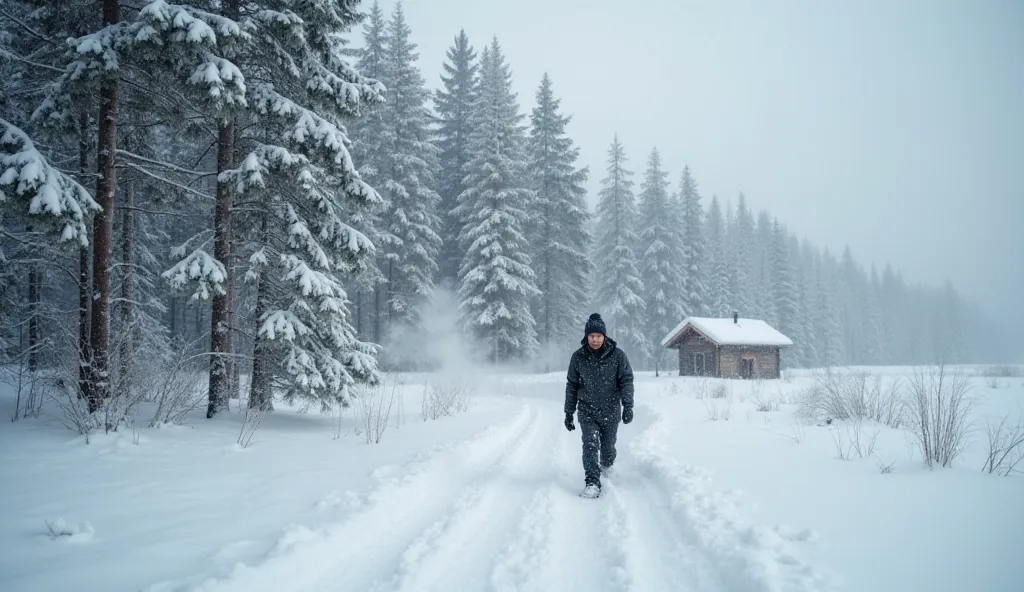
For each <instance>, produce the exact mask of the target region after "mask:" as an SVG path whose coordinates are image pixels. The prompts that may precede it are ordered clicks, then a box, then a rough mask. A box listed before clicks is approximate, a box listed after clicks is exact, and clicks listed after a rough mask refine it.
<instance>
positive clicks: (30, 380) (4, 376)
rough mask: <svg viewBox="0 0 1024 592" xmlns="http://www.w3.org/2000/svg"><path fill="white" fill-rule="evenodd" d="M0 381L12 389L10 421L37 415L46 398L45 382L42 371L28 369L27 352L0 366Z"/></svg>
mask: <svg viewBox="0 0 1024 592" xmlns="http://www.w3.org/2000/svg"><path fill="white" fill-rule="evenodd" d="M0 382H3V383H5V384H7V385H9V386H10V387H11V388H12V389H13V390H14V396H15V398H14V409H13V410H12V411H11V421H17V420H19V419H26V418H29V417H39V414H40V413H41V412H42V410H43V402H44V401H45V400H46V392H47V382H46V379H45V375H44V374H43V373H42V372H39V371H35V372H33V371H31V370H29V365H28V352H22V354H21V355H20V356H18V357H17V358H15V359H14V363H12V364H10V365H8V366H6V367H0ZM50 382H52V381H50Z"/></svg>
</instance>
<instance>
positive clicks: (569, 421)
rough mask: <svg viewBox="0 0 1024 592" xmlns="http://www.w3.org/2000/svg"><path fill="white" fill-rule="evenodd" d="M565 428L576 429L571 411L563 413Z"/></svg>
mask: <svg viewBox="0 0 1024 592" xmlns="http://www.w3.org/2000/svg"><path fill="white" fill-rule="evenodd" d="M565 429H567V430H569V431H570V432H571V431H573V430H575V429H576V425H575V424H573V423H572V413H566V414H565Z"/></svg>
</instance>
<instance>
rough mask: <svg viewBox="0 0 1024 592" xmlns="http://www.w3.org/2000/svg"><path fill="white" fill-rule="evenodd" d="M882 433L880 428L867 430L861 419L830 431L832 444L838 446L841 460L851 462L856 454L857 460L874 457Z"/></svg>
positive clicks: (850, 421)
mask: <svg viewBox="0 0 1024 592" xmlns="http://www.w3.org/2000/svg"><path fill="white" fill-rule="evenodd" d="M880 431H881V430H879V429H878V428H875V429H874V430H867V429H865V428H864V426H863V422H862V420H861V419H859V418H855V419H852V420H849V421H847V422H844V423H842V424H838V425H834V426H833V427H832V428H830V429H829V433H830V434H831V435H832V442H833V444H835V446H836V454H837V455H838V457H839V458H840V459H841V460H849V459H851V458H853V455H855V454H856V455H857V458H867V457H870V456H871V455H873V454H874V453H875V442H876V441H877V440H878V434H879V432H880Z"/></svg>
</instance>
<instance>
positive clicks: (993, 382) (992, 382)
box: [985, 376, 999, 389]
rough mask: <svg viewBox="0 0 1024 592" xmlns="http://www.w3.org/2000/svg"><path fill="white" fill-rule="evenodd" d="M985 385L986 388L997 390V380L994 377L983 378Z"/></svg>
mask: <svg viewBox="0 0 1024 592" xmlns="http://www.w3.org/2000/svg"><path fill="white" fill-rule="evenodd" d="M985 384H987V385H988V388H993V389H997V388H999V378H998V377H996V376H989V377H986V378H985Z"/></svg>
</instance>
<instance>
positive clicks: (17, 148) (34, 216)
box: [0, 119, 99, 370]
mask: <svg viewBox="0 0 1024 592" xmlns="http://www.w3.org/2000/svg"><path fill="white" fill-rule="evenodd" d="M98 211H99V205H98V204H97V203H96V202H95V201H94V200H93V199H92V196H91V195H89V192H88V191H87V190H86V189H85V188H84V187H83V186H82V185H80V184H79V183H78V182H77V181H76V180H75V179H74V178H72V177H71V176H69V175H66V174H64V173H63V172H61V171H60V170H59V169H58V168H57V167H54V166H53V165H51V164H50V163H49V161H48V159H47V158H46V156H44V155H43V154H42V152H41V151H40V150H39V149H38V148H37V147H36V145H35V143H34V142H33V141H32V140H31V138H29V136H28V134H26V133H25V132H24V131H23V130H21V129H20V128H19V127H17V126H15V125H14V124H12V123H10V122H8V121H6V120H4V119H0V237H8V236H11V237H14V236H18V235H17V234H15V233H12V232H11V231H9V230H8V228H7V227H6V224H7V221H8V220H10V219H15V220H17V221H18V223H19V225H22V226H23V227H27V228H32V230H33V231H32V232H31V233H21V235H20V236H18V238H19V239H20V240H19V244H18V246H19V247H20V248H24V247H26V246H31V244H32V243H34V242H39V239H40V237H41V236H42V237H55V238H56V239H57V242H58V243H59V244H61V245H62V246H70V245H76V244H77V247H78V248H79V249H87V248H88V246H89V240H88V237H89V233H88V225H89V222H90V217H91V216H93V215H94V214H95V213H96V212H98ZM45 242H48V241H45ZM27 258H28V257H26V259H27ZM16 263H18V262H17V261H14V262H9V261H8V258H7V255H6V254H5V252H4V248H3V242H2V241H0V267H2V268H3V270H4V271H7V270H9V269H18V268H19V267H21V266H19V265H16ZM33 275H34V277H33ZM33 275H30V279H32V280H33V282H34V283H35V285H32V283H30V285H29V289H30V302H29V304H30V306H31V307H32V308H31V309H29V310H28V314H29V315H31V316H30V321H33V324H34V325H35V330H36V331H37V332H38V323H39V320H38V319H37V318H36V317H37V315H38V314H39V313H38V308H39V306H40V304H41V303H40V300H41V294H40V293H39V283H41V279H38V278H40V276H39V272H35V273H34V274H33ZM16 285H17V280H16V279H15V278H14V277H12V276H8V275H7V274H6V273H0V305H3V306H2V309H3V312H0V326H2V329H0V363H6V362H7V361H8V360H7V359H6V358H7V357H8V355H7V354H9V355H10V356H13V357H18V356H20V355H21V351H18V350H21V349H24V348H23V347H22V348H18V347H16V345H15V344H16V343H17V341H18V340H17V337H16V332H14V331H12V332H11V333H8V329H9V328H12V327H17V326H21V324H22V323H23V320H24V317H23V316H21V317H19V318H17V320H15V319H14V318H13V317H8V315H14V314H18V313H19V312H25V309H24V308H23V307H21V306H19V304H20V303H21V302H20V298H19V297H18V296H17V295H16V294H17V288H16ZM34 340H35V342H34V343H32V344H31V347H32V349H31V350H30V352H29V353H30V354H33V353H35V352H38V351H39V348H40V340H41V336H40V335H38V333H37V335H35V336H34ZM32 357H33V356H30V360H29V362H30V363H29V367H30V369H32V370H35V369H36V368H35V367H34V364H32V363H31V362H32V360H31V358H32Z"/></svg>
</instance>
